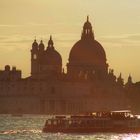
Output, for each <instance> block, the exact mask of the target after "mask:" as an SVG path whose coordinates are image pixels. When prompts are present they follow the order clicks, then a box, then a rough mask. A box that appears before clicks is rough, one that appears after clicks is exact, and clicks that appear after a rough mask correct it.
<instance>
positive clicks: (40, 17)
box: [0, 0, 140, 81]
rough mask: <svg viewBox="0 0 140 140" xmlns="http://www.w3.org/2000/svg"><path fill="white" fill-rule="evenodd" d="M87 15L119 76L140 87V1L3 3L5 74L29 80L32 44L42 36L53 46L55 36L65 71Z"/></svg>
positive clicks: (0, 36) (0, 39)
mask: <svg viewBox="0 0 140 140" xmlns="http://www.w3.org/2000/svg"><path fill="white" fill-rule="evenodd" d="M87 15H89V16H90V21H91V23H92V25H93V30H94V32H95V37H96V40H98V41H99V42H100V43H101V44H102V45H103V47H104V49H105V51H106V55H107V61H108V63H109V66H110V68H113V69H114V71H115V74H116V76H118V75H119V73H120V72H121V73H122V75H123V77H124V78H125V79H127V77H128V75H129V74H131V75H132V77H133V79H134V80H133V81H140V0H0V69H3V68H4V65H6V64H9V65H11V66H15V65H16V66H17V68H18V69H22V72H23V77H26V76H29V75H30V49H31V44H32V42H33V40H34V38H35V36H36V38H37V40H38V41H40V40H41V39H43V40H44V43H45V45H46V46H47V41H48V39H49V36H50V34H52V36H53V40H54V43H55V48H56V49H57V50H58V51H59V52H60V54H61V55H62V58H63V66H64V67H65V65H66V63H67V62H68V56H69V51H70V49H71V48H72V46H73V45H74V44H75V42H76V41H78V40H79V39H80V36H81V31H82V26H83V24H84V22H85V21H86V16H87Z"/></svg>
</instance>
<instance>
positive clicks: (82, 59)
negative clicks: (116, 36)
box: [67, 17, 108, 74]
mask: <svg viewBox="0 0 140 140" xmlns="http://www.w3.org/2000/svg"><path fill="white" fill-rule="evenodd" d="M107 69H108V64H107V63H106V54H105V51H104V48H103V47H102V45H101V44H100V43H99V42H98V41H96V40H95V38H94V32H93V31H92V25H91V23H90V22H89V18H88V17H87V21H86V22H85V23H84V26H83V31H82V36H81V39H80V40H79V41H78V42H76V43H75V45H74V46H73V47H72V49H71V51H70V54H69V63H68V65H67V70H68V73H75V74H78V73H79V72H81V71H82V72H93V71H95V72H96V73H107Z"/></svg>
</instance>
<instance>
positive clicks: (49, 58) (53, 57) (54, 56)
mask: <svg viewBox="0 0 140 140" xmlns="http://www.w3.org/2000/svg"><path fill="white" fill-rule="evenodd" d="M53 44H54V43H53V40H52V37H51V36H50V40H49V41H48V47H47V49H46V51H45V52H44V56H43V58H42V59H43V60H42V61H41V62H42V63H43V64H45V65H57V66H61V65H62V58H61V55H60V54H59V53H58V52H57V51H56V50H55V48H54V46H53Z"/></svg>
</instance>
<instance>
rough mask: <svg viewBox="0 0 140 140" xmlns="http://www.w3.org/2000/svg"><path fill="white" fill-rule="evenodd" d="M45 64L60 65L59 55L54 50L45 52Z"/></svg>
mask: <svg viewBox="0 0 140 140" xmlns="http://www.w3.org/2000/svg"><path fill="white" fill-rule="evenodd" d="M45 63H46V64H48V65H62V58H61V55H60V54H59V53H58V52H57V51H56V50H55V49H53V50H50V49H47V50H46V54H45Z"/></svg>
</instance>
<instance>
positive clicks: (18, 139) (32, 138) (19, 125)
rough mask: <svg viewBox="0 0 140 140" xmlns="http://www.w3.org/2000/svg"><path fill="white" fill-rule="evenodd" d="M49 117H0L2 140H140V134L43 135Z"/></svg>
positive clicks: (0, 139) (0, 135)
mask: <svg viewBox="0 0 140 140" xmlns="http://www.w3.org/2000/svg"><path fill="white" fill-rule="evenodd" d="M47 117H48V116H40V115H35V116H34V115H24V116H22V117H13V116H11V115H0V140H140V134H115V133H107V134H105V133H93V134H63V133H56V134H51V133H42V128H43V126H44V123H45V120H46V118H47Z"/></svg>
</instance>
